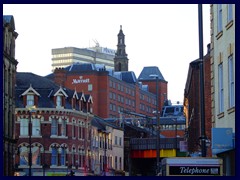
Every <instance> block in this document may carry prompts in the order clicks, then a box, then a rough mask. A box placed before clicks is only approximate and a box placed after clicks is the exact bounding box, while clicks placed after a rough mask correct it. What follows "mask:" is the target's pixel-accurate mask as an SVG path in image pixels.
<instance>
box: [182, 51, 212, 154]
mask: <svg viewBox="0 0 240 180" xmlns="http://www.w3.org/2000/svg"><path fill="white" fill-rule="evenodd" d="M203 65H204V96H205V97H204V101H205V135H206V137H207V139H208V140H210V139H211V128H212V124H211V78H210V75H211V74H210V56H209V54H207V55H206V56H205V57H204V63H203ZM200 98H201V97H200V69H199V60H195V61H193V62H191V63H190V66H189V71H188V78H187V82H186V86H185V94H184V106H185V114H186V127H187V141H188V151H189V153H194V152H200V151H201V146H200V139H199V137H201V104H200V103H201V99H200ZM211 155H212V154H211V147H210V146H209V147H207V156H208V157H210V156H211Z"/></svg>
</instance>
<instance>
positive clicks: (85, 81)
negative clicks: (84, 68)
mask: <svg viewBox="0 0 240 180" xmlns="http://www.w3.org/2000/svg"><path fill="white" fill-rule="evenodd" d="M82 83H90V79H89V78H86V79H83V76H79V79H73V81H72V84H82Z"/></svg>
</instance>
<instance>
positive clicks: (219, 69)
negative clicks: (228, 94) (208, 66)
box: [218, 63, 224, 113]
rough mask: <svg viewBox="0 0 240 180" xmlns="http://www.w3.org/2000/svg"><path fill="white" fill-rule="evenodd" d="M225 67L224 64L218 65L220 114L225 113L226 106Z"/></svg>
mask: <svg viewBox="0 0 240 180" xmlns="http://www.w3.org/2000/svg"><path fill="white" fill-rule="evenodd" d="M223 90H224V89H223V65H222V63H221V64H219V65H218V96H219V100H218V105H219V113H221V112H223V108H224V104H223V98H224V96H223Z"/></svg>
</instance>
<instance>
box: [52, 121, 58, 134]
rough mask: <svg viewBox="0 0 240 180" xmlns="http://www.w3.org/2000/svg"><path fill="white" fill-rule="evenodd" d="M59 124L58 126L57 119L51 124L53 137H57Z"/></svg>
mask: <svg viewBox="0 0 240 180" xmlns="http://www.w3.org/2000/svg"><path fill="white" fill-rule="evenodd" d="M57 126H58V124H57V119H52V124H51V135H57V131H58V128H57Z"/></svg>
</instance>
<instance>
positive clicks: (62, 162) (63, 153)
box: [61, 147, 66, 166]
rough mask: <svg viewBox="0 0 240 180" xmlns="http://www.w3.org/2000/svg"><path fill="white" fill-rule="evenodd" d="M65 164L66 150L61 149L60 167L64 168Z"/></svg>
mask: <svg viewBox="0 0 240 180" xmlns="http://www.w3.org/2000/svg"><path fill="white" fill-rule="evenodd" d="M65 164H66V148H65V147H62V148H61V166H65Z"/></svg>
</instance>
